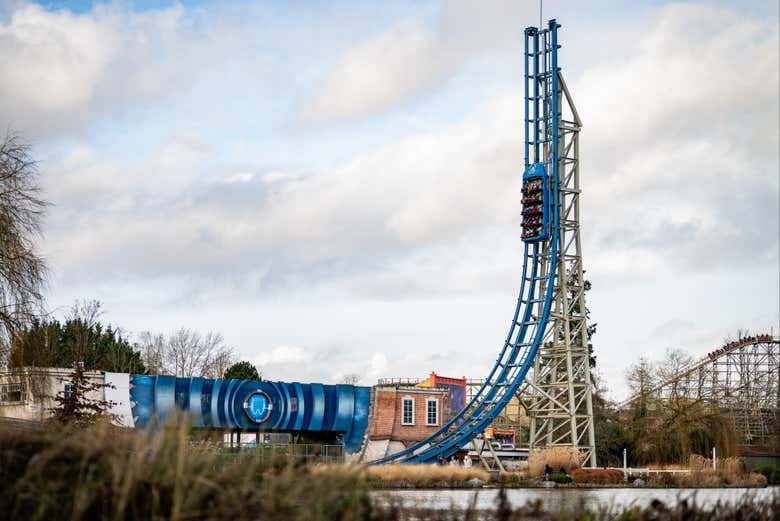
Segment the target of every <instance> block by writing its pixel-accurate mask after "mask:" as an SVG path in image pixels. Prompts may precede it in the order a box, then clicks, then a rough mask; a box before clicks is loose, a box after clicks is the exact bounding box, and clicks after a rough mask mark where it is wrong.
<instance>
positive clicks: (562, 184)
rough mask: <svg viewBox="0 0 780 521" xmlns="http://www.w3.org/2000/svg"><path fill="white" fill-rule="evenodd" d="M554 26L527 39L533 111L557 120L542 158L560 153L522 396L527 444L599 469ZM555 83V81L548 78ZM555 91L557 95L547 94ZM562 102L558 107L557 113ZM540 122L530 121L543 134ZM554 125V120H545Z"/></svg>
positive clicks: (568, 127)
mask: <svg viewBox="0 0 780 521" xmlns="http://www.w3.org/2000/svg"><path fill="white" fill-rule="evenodd" d="M557 27H559V26H558V25H557V24H556V22H555V21H554V20H551V21H550V26H549V28H547V29H544V30H539V29H536V28H533V27H529V28H528V29H526V31H525V37H526V83H527V88H526V91H527V92H529V94H530V91H529V90H528V86H532V92H533V93H532V94H530V96H529V97H532V98H534V100H533V101H531V103H532V105H533V106H536V104H537V103H538V102H541V104H542V105H543V113H545V114H557V116H558V117H557V121H556V122H555V124H556V125H557V126H558V132H557V135H558V142H557V143H551V142H550V141H549V140H545V139H537V140H536V141H537V142H540V143H541V146H542V151H541V153H542V154H543V157H547V156H548V153H547V149H548V147H557V149H558V150H557V154H554V157H558V168H557V171H558V175H559V182H558V194H559V195H558V201H559V204H558V207H557V211H558V221H559V223H560V228H559V232H558V239H557V240H558V248H557V256H558V257H557V259H558V261H557V264H558V270H557V274H556V277H555V282H554V284H555V291H554V297H553V298H554V300H553V307H552V310H551V312H550V321H549V325H548V328H547V331H546V332H545V337H544V341H543V343H542V344H541V345H540V347H539V351H538V353H537V355H536V358H535V359H534V365H533V374H532V377H531V378H529V379H528V380H527V381H526V384H525V386H524V389H523V390H522V391H521V396H522V397H523V401H524V402H525V403H526V407H527V409H528V413H529V416H530V418H531V424H530V433H529V438H530V439H529V441H530V445H531V448H534V447H575V448H578V449H580V450H582V451H583V452H584V453H585V454H586V457H587V460H586V464H589V465H590V466H596V450H595V433H594V429H593V404H592V398H591V389H592V382H591V375H590V356H589V352H588V333H587V331H588V324H587V317H586V310H585V288H584V280H583V265H582V246H581V242H580V161H579V136H580V129H581V127H582V123H581V121H580V117H579V114H578V113H577V109H576V108H575V106H574V102H573V100H572V98H571V94H570V92H569V89H568V88H567V86H566V83H565V81H564V79H563V75H562V74H561V71H560V68H559V67H558V66H557V50H558V47H559V45H558V43H557V38H556V29H557ZM553 74H554V75H556V77H557V80H558V81H551V77H550V76H551V75H553ZM551 85H553V86H555V88H557V89H558V92H557V93H555V95H551V94H550V93H549V92H548V91H549V88H550V86H551ZM553 103H557V107H554V106H552V104H553ZM536 119H538V116H536V115H530V117H529V118H528V120H529V122H531V124H532V126H533V127H534V128H535V129H536V131H537V132H538V133H540V135H541V134H544V135H546V136H552V135H553V132H550V131H549V129H547V130H545V129H542V128H539V127H540V125H538V124H537V123H536V121H534V120H536ZM548 124H549V120H548Z"/></svg>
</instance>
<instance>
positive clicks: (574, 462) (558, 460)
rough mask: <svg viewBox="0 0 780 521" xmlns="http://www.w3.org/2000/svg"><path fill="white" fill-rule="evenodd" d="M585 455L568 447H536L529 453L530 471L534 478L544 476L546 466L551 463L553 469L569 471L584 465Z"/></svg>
mask: <svg viewBox="0 0 780 521" xmlns="http://www.w3.org/2000/svg"><path fill="white" fill-rule="evenodd" d="M584 460H585V455H584V454H583V453H582V451H579V450H577V449H572V448H567V447H551V448H548V449H534V450H532V451H531V453H530V454H529V455H528V472H529V474H530V475H531V476H532V477H534V478H539V477H541V476H544V468H545V466H546V465H549V466H550V467H551V468H552V469H553V471H555V472H558V471H559V470H560V469H561V468H563V469H564V470H565V471H566V472H567V473H569V472H571V471H572V470H574V469H578V468H580V467H582V462H583V461H584Z"/></svg>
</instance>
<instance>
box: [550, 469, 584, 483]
mask: <svg viewBox="0 0 780 521" xmlns="http://www.w3.org/2000/svg"><path fill="white" fill-rule="evenodd" d="M572 472H577V470H573V471H572ZM547 481H554V482H555V483H562V484H565V483H571V482H572V479H571V477H569V476H567V475H566V474H561V473H558V472H557V473H555V474H548V475H547Z"/></svg>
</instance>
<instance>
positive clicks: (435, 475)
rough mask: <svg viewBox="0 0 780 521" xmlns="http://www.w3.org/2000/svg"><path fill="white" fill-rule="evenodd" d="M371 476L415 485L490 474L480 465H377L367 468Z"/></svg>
mask: <svg viewBox="0 0 780 521" xmlns="http://www.w3.org/2000/svg"><path fill="white" fill-rule="evenodd" d="M367 473H368V476H369V477H370V478H373V479H376V480H380V481H383V482H385V483H400V482H405V483H409V484H412V485H415V486H424V485H427V484H431V483H437V482H446V483H463V482H466V481H468V480H470V479H474V478H476V479H480V480H482V481H487V480H488V478H489V476H488V474H487V472H485V471H484V470H483V469H482V468H479V467H471V468H465V467H456V466H453V465H377V466H372V467H368V468H367Z"/></svg>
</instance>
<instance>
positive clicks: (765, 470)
mask: <svg viewBox="0 0 780 521" xmlns="http://www.w3.org/2000/svg"><path fill="white" fill-rule="evenodd" d="M753 472H756V473H758V474H761V475H763V476H764V477H765V478H766V481H767V483H768V484H770V485H780V468H777V467H776V466H774V465H763V466H761V467H756V468H754V469H753Z"/></svg>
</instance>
